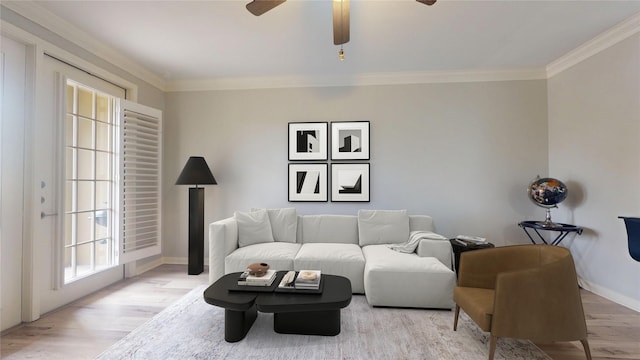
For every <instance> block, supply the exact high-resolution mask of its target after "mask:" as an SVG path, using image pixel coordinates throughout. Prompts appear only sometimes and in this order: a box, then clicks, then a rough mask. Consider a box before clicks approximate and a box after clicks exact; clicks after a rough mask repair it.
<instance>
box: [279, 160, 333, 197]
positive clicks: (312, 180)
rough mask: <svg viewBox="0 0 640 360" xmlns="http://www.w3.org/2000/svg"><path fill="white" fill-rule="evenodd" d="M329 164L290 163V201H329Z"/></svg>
mask: <svg viewBox="0 0 640 360" xmlns="http://www.w3.org/2000/svg"><path fill="white" fill-rule="evenodd" d="M327 171H328V165H327V164H289V201H327V199H328V196H327V192H328V184H327V179H328V174H327Z"/></svg>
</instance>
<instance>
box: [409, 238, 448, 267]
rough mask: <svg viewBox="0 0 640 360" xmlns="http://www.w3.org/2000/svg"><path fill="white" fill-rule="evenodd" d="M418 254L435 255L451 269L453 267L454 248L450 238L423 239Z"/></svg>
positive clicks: (424, 255)
mask: <svg viewBox="0 0 640 360" xmlns="http://www.w3.org/2000/svg"><path fill="white" fill-rule="evenodd" d="M416 254H418V256H420V257H429V256H431V257H435V258H436V259H438V260H440V262H441V263H443V264H444V265H445V266H446V267H448V268H449V269H451V268H452V263H453V262H452V259H453V250H452V248H451V243H450V242H449V240H433V239H421V240H420V242H419V243H418V247H417V248H416Z"/></svg>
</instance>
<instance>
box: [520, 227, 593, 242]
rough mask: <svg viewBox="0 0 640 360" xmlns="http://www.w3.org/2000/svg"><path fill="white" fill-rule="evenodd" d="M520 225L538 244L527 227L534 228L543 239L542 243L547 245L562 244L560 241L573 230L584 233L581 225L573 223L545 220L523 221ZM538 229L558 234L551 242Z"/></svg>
mask: <svg viewBox="0 0 640 360" xmlns="http://www.w3.org/2000/svg"><path fill="white" fill-rule="evenodd" d="M518 226H520V227H521V228H522V230H524V232H525V234H527V236H528V237H529V239H531V242H532V243H534V244H536V241H535V239H534V238H533V236H531V234H530V233H529V231H527V229H532V230H533V231H535V233H536V234H538V238H539V239H540V240H541V241H542V243H544V244H547V245H558V244H560V242H561V241H562V240H564V238H565V237H567V235H569V233H572V232H574V233H577V234H578V235H580V234H582V228H581V227H579V226H576V225H571V224H563V223H551V224H549V223H547V222H544V221H522V222H520V223H518ZM538 230H544V231H555V232H557V233H558V234H557V235H556V237H555V238H554V239H553V240H552V241H551V242H547V240H545V239H544V237H543V236H542V234H540V232H539V231H538Z"/></svg>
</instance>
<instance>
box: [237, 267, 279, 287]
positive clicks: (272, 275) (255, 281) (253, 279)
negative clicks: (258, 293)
mask: <svg viewBox="0 0 640 360" xmlns="http://www.w3.org/2000/svg"><path fill="white" fill-rule="evenodd" d="M275 279H276V271H275V270H267V273H266V274H264V275H263V276H259V277H258V276H255V275H249V271H245V272H243V273H242V274H241V275H240V277H239V278H238V285H243V286H271V284H273V281H274V280H275Z"/></svg>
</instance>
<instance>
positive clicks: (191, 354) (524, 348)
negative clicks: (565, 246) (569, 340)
mask: <svg viewBox="0 0 640 360" xmlns="http://www.w3.org/2000/svg"><path fill="white" fill-rule="evenodd" d="M204 289H205V287H204V286H202V287H198V288H196V289H194V290H192V291H191V292H189V293H188V294H187V295H185V296H184V297H183V298H182V299H180V300H178V301H177V302H176V303H174V304H173V305H171V306H169V307H168V308H167V309H165V310H163V311H162V312H160V313H159V314H157V315H156V316H155V317H154V318H152V319H151V320H149V321H148V322H147V323H145V324H144V325H142V326H140V327H139V328H137V329H136V330H134V331H132V332H131V333H130V334H129V335H127V336H126V337H124V338H123V339H122V340H120V341H118V342H117V343H116V344H114V345H113V346H111V347H110V348H109V349H107V350H106V351H105V352H103V353H102V354H101V355H99V356H98V357H97V359H102V360H104V359H109V360H111V359H119V360H120V359H145V360H146V359H165V360H166V359H208V360H212V359H225V360H227V359H228V360H235V359H238V360H246V359H283V360H284V359H305V360H309V359H319V360H320V359H322V360H334V359H336V360H337V359H345V360H347V359H348V360H356V359H363V360H364V359H366V360H371V359H376V360H378V359H393V360H396V359H407V360H409V359H420V360H430V359H433V360H447V359H452V360H453V359H464V360H475V359H478V360H485V359H487V354H488V348H489V346H488V340H489V337H488V335H487V334H485V333H483V332H482V331H481V330H480V329H478V327H477V326H476V325H475V324H474V323H473V321H472V320H470V319H469V318H468V317H467V316H466V314H464V313H461V316H460V320H459V322H458V331H455V332H454V331H453V330H452V325H453V312H452V311H447V310H422V309H398V308H379V307H375V308H374V307H371V306H369V304H368V303H367V301H366V299H365V297H364V296H362V295H354V296H353V300H352V301H351V304H350V305H349V306H348V307H346V308H344V309H342V314H341V316H342V319H341V321H342V322H341V326H342V329H341V332H340V334H339V335H337V336H307V335H284V334H278V333H275V332H274V331H273V315H272V314H266V313H258V318H257V319H256V321H255V323H254V324H253V327H252V328H251V330H249V333H248V334H247V336H246V337H245V338H244V339H243V340H241V341H239V342H236V343H227V342H225V341H224V309H221V308H218V307H216V306H212V305H209V304H207V303H205V302H204V300H203V296H202V293H203V292H204ZM495 359H508V360H517V359H521V360H538V359H545V360H548V359H551V358H550V357H548V356H547V355H546V354H544V353H543V352H542V351H541V350H540V349H538V348H537V347H536V346H535V345H534V344H532V343H531V342H529V341H526V340H515V339H498V343H497V347H496V354H495Z"/></svg>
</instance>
